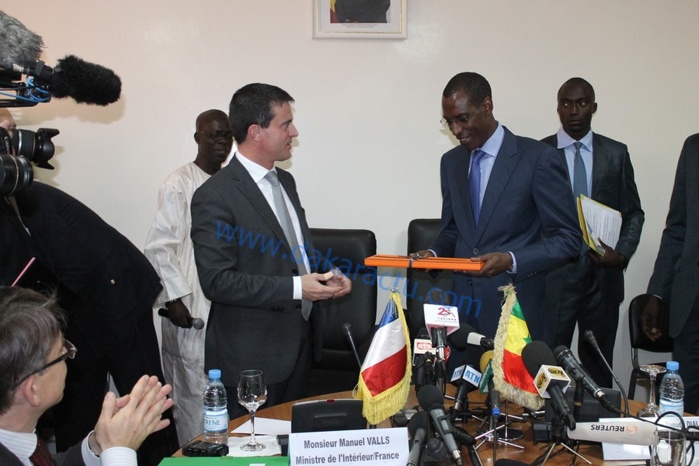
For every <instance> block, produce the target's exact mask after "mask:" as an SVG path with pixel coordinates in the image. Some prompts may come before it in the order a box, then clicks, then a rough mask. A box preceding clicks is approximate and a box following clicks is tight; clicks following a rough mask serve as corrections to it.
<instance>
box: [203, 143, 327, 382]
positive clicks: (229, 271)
mask: <svg viewBox="0 0 699 466" xmlns="http://www.w3.org/2000/svg"><path fill="white" fill-rule="evenodd" d="M237 157H238V156H236V157H233V158H232V159H231V162H230V164H229V165H228V166H227V167H225V168H223V169H221V171H219V172H218V173H216V174H215V175H214V176H212V177H211V178H210V179H208V180H207V181H206V182H205V183H204V184H203V185H202V186H201V187H200V188H199V189H197V191H196V192H195V193H194V196H193V197H192V242H193V245H194V257H195V260H196V263H197V270H198V272H199V281H200V282H201V287H202V290H203V291H204V294H205V295H206V297H207V298H208V299H209V300H211V313H210V315H209V322H208V324H207V329H206V344H205V366H206V368H207V369H209V368H219V369H221V372H222V379H223V383H224V385H228V386H236V385H237V383H238V374H239V373H240V371H242V370H245V369H250V368H255V369H261V370H262V371H263V372H264V374H265V380H266V382H267V383H269V384H272V383H279V382H282V381H284V380H286V379H288V377H289V375H290V374H291V372H292V371H293V370H294V367H295V363H296V358H297V356H298V354H299V347H300V343H301V338H300V335H301V334H303V332H307V331H308V330H307V325H308V324H307V322H306V321H305V320H304V319H303V317H302V315H301V301H300V300H293V299H292V296H293V279H292V277H293V276H297V275H298V274H299V270H298V267H297V265H296V263H295V262H294V261H293V260H291V259H290V254H291V250H290V247H289V244H288V242H287V240H286V237H285V236H284V232H283V230H282V228H281V226H280V225H279V222H278V221H277V218H276V216H275V215H274V212H273V211H272V208H271V207H270V206H269V204H268V202H267V200H266V199H265V197H264V196H263V194H262V192H261V191H260V189H259V188H258V187H257V185H256V184H255V182H254V181H253V179H252V177H251V176H250V174H249V173H248V172H247V170H246V169H245V167H243V165H242V164H241V163H240V161H239V160H238V158H237ZM277 174H278V175H279V182H280V183H281V185H282V186H283V187H284V190H285V191H286V193H287V194H288V195H289V197H290V199H291V202H292V203H293V205H294V207H295V208H296V213H297V214H298V217H299V221H300V224H301V229H302V232H303V237H304V238H305V246H306V249H307V250H311V249H312V248H313V245H312V243H311V233H310V231H309V229H308V224H307V222H306V216H305V213H304V210H303V208H302V207H301V201H300V200H299V197H298V194H297V192H296V183H295V182H294V178H293V177H292V176H291V174H290V173H288V172H286V171H284V170H282V169H279V168H277Z"/></svg>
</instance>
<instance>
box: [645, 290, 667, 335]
mask: <svg viewBox="0 0 699 466" xmlns="http://www.w3.org/2000/svg"><path fill="white" fill-rule="evenodd" d="M659 310H660V299H659V298H658V297H656V296H649V297H648V301H647V302H646V305H645V306H644V307H643V311H642V312H641V322H642V323H643V333H645V334H646V336H647V337H648V338H649V339H650V340H651V341H656V340H657V339H658V338H660V337H661V336H662V335H663V334H662V332H661V331H660V329H659V328H658V311H659Z"/></svg>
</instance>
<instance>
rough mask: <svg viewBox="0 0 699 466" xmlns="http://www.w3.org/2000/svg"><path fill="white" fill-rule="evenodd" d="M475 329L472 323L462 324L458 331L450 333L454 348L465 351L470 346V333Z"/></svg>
mask: <svg viewBox="0 0 699 466" xmlns="http://www.w3.org/2000/svg"><path fill="white" fill-rule="evenodd" d="M475 331H476V329H475V328H473V327H471V326H470V325H468V324H461V325H459V329H458V330H457V331H456V332H453V333H452V334H451V335H449V341H450V342H451V344H452V345H454V348H456V349H458V350H461V351H463V350H465V349H466V348H467V347H468V335H469V334H470V333H472V332H475Z"/></svg>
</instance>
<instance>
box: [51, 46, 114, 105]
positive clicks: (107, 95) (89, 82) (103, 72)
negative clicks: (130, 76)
mask: <svg viewBox="0 0 699 466" xmlns="http://www.w3.org/2000/svg"><path fill="white" fill-rule="evenodd" d="M51 94H52V95H53V96H54V97H57V98H62V97H71V98H72V99H73V100H75V101H76V102H78V103H85V104H95V105H103V106H104V105H109V104H111V103H113V102H116V101H117V100H119V96H120V95H121V79H119V76H117V75H116V74H115V73H114V71H112V70H110V69H108V68H105V67H104V66H101V65H95V64H94V63H88V62H86V61H84V60H81V59H80V58H78V57H76V56H75V55H68V56H67V57H65V58H62V59H61V60H58V64H57V65H56V68H55V69H54V74H53V77H52V79H51Z"/></svg>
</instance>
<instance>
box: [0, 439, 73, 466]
mask: <svg viewBox="0 0 699 466" xmlns="http://www.w3.org/2000/svg"><path fill="white" fill-rule="evenodd" d="M55 461H56V466H85V462H84V461H83V457H82V451H81V444H80V443H78V444H77V445H75V446H73V447H71V448H69V449H68V451H66V452H65V453H61V454H59V455H58V456H57V457H56V458H55ZM0 464H1V465H2V466H24V465H23V464H22V462H21V461H20V460H19V458H17V457H16V456H15V455H14V454H13V453H12V452H11V451H10V450H8V449H7V448H6V447H5V445H3V444H2V443H0Z"/></svg>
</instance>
